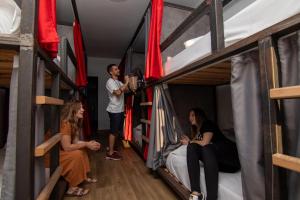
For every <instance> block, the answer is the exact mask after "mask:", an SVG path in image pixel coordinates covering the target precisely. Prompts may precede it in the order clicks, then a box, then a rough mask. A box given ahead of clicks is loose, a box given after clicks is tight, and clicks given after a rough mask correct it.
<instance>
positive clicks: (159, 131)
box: [147, 85, 182, 170]
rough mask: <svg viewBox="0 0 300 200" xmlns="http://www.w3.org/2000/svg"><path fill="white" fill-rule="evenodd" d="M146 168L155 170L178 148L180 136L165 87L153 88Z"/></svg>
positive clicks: (178, 126) (173, 110) (180, 132)
mask: <svg viewBox="0 0 300 200" xmlns="http://www.w3.org/2000/svg"><path fill="white" fill-rule="evenodd" d="M152 106H153V109H152V119H151V126H150V141H149V148H148V157H147V167H149V168H151V169H153V170H156V169H157V168H158V167H160V166H162V165H164V164H165V163H166V159H167V156H168V154H169V153H170V152H171V151H173V150H174V149H176V148H177V147H179V146H180V143H179V139H180V137H181V134H182V130H181V127H180V125H179V122H178V120H177V117H176V113H175V109H174V107H173V104H172V101H171V97H170V94H169V90H168V87H167V85H157V86H155V88H154V97H153V105H152Z"/></svg>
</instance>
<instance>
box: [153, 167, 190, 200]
mask: <svg viewBox="0 0 300 200" xmlns="http://www.w3.org/2000/svg"><path fill="white" fill-rule="evenodd" d="M157 172H158V174H159V175H160V176H161V178H162V179H163V180H164V181H165V182H166V183H167V184H168V185H169V186H170V188H172V190H173V191H174V192H176V194H178V196H179V197H180V199H183V200H188V199H189V196H190V191H189V190H188V189H187V188H186V187H185V186H184V185H183V184H181V183H180V182H179V181H178V180H177V179H176V178H175V177H174V175H172V174H171V173H170V172H169V171H168V170H167V169H166V168H162V167H160V168H158V169H157Z"/></svg>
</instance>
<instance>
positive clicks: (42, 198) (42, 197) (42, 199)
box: [36, 167, 62, 200]
mask: <svg viewBox="0 0 300 200" xmlns="http://www.w3.org/2000/svg"><path fill="white" fill-rule="evenodd" d="M61 170H62V169H61V167H57V168H56V170H55V172H54V173H53V174H52V176H51V177H50V180H49V182H48V183H47V185H46V186H45V187H44V189H43V190H42V192H41V193H40V194H39V196H38V197H37V199H36V200H48V199H49V197H50V195H51V193H52V190H53V188H54V186H55V184H56V183H57V181H58V180H59V178H60V175H61Z"/></svg>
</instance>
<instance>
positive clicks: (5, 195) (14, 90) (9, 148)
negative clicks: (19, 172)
mask: <svg viewBox="0 0 300 200" xmlns="http://www.w3.org/2000/svg"><path fill="white" fill-rule="evenodd" d="M18 67H19V57H18V56H15V57H14V67H13V70H12V74H11V81H10V94H9V117H8V120H9V121H8V123H9V127H8V136H7V143H6V151H5V159H4V164H3V175H2V189H1V199H2V200H11V199H15V183H16V180H15V179H16V146H17V145H16V143H17V107H18V106H17V104H18V101H17V99H18V98H17V97H18V72H19V69H18Z"/></svg>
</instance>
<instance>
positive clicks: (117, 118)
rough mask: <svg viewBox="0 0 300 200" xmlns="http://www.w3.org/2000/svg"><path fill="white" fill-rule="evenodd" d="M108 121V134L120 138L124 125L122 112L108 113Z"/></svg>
mask: <svg viewBox="0 0 300 200" xmlns="http://www.w3.org/2000/svg"><path fill="white" fill-rule="evenodd" d="M108 115H109V119H110V133H111V134H113V135H115V136H121V135H122V134H123V125H124V112H121V113H110V112H108Z"/></svg>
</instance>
